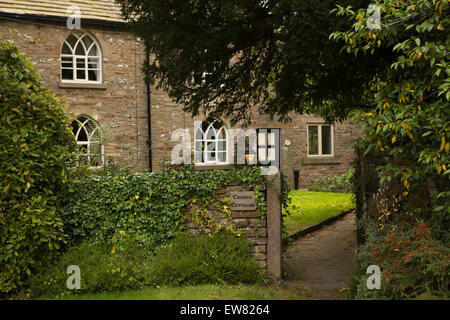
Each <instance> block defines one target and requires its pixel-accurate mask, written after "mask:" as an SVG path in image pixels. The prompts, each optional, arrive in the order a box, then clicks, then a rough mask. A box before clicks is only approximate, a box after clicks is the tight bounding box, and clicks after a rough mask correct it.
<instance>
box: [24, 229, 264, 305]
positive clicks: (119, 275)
mask: <svg viewBox="0 0 450 320" xmlns="http://www.w3.org/2000/svg"><path fill="white" fill-rule="evenodd" d="M249 248H250V247H249V243H248V241H247V240H246V239H244V238H238V237H236V236H234V235H232V234H229V233H226V232H220V233H217V234H215V235H195V236H193V235H190V234H186V233H182V234H180V235H179V236H177V237H176V238H175V239H174V240H173V241H172V242H171V243H170V244H169V245H166V246H164V247H161V248H160V249H159V250H158V251H157V254H156V256H154V257H152V256H151V255H149V254H148V252H149V248H147V247H142V246H139V245H138V244H137V243H136V242H135V241H133V240H127V241H123V246H122V247H121V248H120V249H117V250H115V249H113V250H111V246H110V245H105V244H96V245H91V244H87V243H82V244H81V245H78V246H73V247H71V248H69V249H68V250H67V251H66V252H65V253H64V254H62V255H61V257H60V258H59V259H58V260H57V261H56V263H53V262H50V263H48V264H46V265H42V267H41V268H40V272H39V273H38V274H35V275H33V276H32V278H31V293H32V296H33V297H36V298H40V297H55V296H61V295H65V294H83V293H98V292H112V291H122V290H137V289H142V288H144V287H148V286H162V285H195V284H218V283H220V284H223V283H229V284H237V283H257V282H260V281H262V280H263V279H264V277H263V272H262V270H261V269H260V268H259V266H258V264H257V263H256V262H255V261H254V260H253V257H252V256H251V254H250V249H249ZM150 251H151V250H150ZM71 265H77V266H78V267H80V271H81V289H80V290H69V289H67V286H66V281H67V279H68V277H69V275H67V273H66V271H67V267H68V266H71Z"/></svg>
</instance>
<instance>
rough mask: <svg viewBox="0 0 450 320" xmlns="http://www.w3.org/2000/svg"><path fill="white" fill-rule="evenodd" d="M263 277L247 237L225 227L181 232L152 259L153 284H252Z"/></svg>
mask: <svg viewBox="0 0 450 320" xmlns="http://www.w3.org/2000/svg"><path fill="white" fill-rule="evenodd" d="M263 280H264V273H263V271H262V270H261V268H260V267H259V265H258V264H257V263H256V261H255V260H254V258H253V256H252V255H251V253H250V245H249V242H248V240H247V239H245V238H242V237H237V236H235V235H233V234H230V233H228V232H225V231H222V232H219V233H217V234H215V235H206V234H200V235H197V236H191V235H189V234H186V233H183V234H180V235H179V236H178V237H177V238H176V239H175V240H174V241H173V242H172V243H171V244H170V245H169V246H165V247H163V248H161V249H159V250H158V252H157V254H156V256H155V258H154V260H153V262H152V273H151V283H152V284H153V285H175V286H179V285H198V284H240V283H247V284H252V283H259V282H261V281H263Z"/></svg>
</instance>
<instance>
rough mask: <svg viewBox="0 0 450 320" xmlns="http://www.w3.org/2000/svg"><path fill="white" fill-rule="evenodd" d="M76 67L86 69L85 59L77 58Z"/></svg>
mask: <svg viewBox="0 0 450 320" xmlns="http://www.w3.org/2000/svg"><path fill="white" fill-rule="evenodd" d="M77 69H86V59H79V58H78V59H77Z"/></svg>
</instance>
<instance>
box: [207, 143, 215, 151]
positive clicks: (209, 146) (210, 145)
mask: <svg viewBox="0 0 450 320" xmlns="http://www.w3.org/2000/svg"><path fill="white" fill-rule="evenodd" d="M207 151H216V142H208V143H207Z"/></svg>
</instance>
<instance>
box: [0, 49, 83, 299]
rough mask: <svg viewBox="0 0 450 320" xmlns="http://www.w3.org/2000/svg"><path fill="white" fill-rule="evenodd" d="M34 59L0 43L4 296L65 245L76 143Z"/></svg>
mask: <svg viewBox="0 0 450 320" xmlns="http://www.w3.org/2000/svg"><path fill="white" fill-rule="evenodd" d="M64 109H65V108H64V105H63V104H62V103H61V101H60V100H59V99H58V98H56V97H55V96H54V95H53V94H51V93H50V92H49V91H48V90H47V88H45V87H44V86H43V85H42V84H41V83H40V77H39V76H38V75H37V74H36V69H35V67H34V66H33V65H32V64H31V62H30V59H29V58H28V57H26V56H24V55H23V54H21V53H20V52H19V51H18V49H17V48H16V47H15V45H14V44H13V43H12V42H9V41H0V295H1V294H2V293H3V294H5V293H10V292H12V291H13V290H16V289H17V288H19V287H21V286H22V285H24V283H26V282H27V280H28V278H29V276H30V275H31V273H32V271H33V269H34V265H35V264H36V263H37V262H38V261H39V260H42V259H48V258H50V257H51V255H52V252H54V251H55V249H58V248H59V247H60V246H61V245H62V244H63V240H64V239H63V238H64V233H63V221H62V211H61V207H60V205H59V201H60V195H61V191H62V190H63V188H64V183H65V182H66V181H67V176H66V172H67V170H66V164H65V162H66V161H67V160H68V156H69V155H70V154H71V152H72V151H74V150H75V147H76V143H75V139H74V137H73V135H72V134H71V132H70V129H69V122H68V118H67V116H66V114H65V112H64V111H65V110H64Z"/></svg>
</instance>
